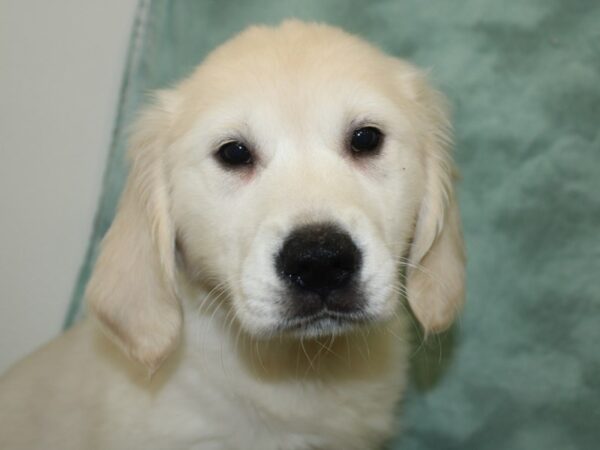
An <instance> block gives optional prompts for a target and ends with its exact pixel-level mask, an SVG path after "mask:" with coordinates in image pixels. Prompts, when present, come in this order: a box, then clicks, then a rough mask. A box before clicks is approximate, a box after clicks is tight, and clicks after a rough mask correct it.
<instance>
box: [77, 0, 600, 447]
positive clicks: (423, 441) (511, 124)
mask: <svg viewBox="0 0 600 450" xmlns="http://www.w3.org/2000/svg"><path fill="white" fill-rule="evenodd" d="M291 16H295V17H298V18H302V19H311V20H319V21H325V22H329V23H331V24H334V25H339V26H341V27H343V28H345V29H347V30H349V31H351V32H354V33H357V34H360V35H362V36H364V37H365V38H367V39H369V40H370V41H372V42H374V43H375V44H377V45H379V46H381V47H382V48H384V49H385V50H387V51H388V52H390V53H392V54H395V55H398V56H401V57H404V58H407V59H409V60H411V61H413V62H415V63H416V64H418V65H420V66H421V67H425V68H430V69H431V78H432V79H433V81H434V83H435V84H437V85H438V86H439V87H440V89H441V90H442V91H444V92H445V93H446V94H447V95H448V96H449V98H450V100H451V103H452V104H453V106H454V123H455V128H456V158H457V161H458V165H459V167H460V169H461V172H462V176H463V180H462V183H461V186H460V190H459V192H460V198H461V208H462V216H463V221H464V229H465V237H466V242H467V247H468V256H469V264H468V305H467V307H466V310H465V312H464V315H463V317H462V320H461V322H460V323H459V324H458V326H457V327H455V328H454V329H453V330H452V331H451V332H449V333H446V334H445V335H443V336H441V337H439V338H434V339H431V340H430V342H428V343H427V344H425V345H422V346H420V348H419V350H418V351H416V352H415V355H414V357H413V382H412V385H411V389H410V390H409V393H408V396H407V398H406V400H405V402H404V404H403V405H401V409H402V421H401V423H402V428H403V429H404V430H403V433H402V434H401V435H400V436H399V438H398V439H397V440H396V441H395V442H394V443H393V444H392V445H391V446H390V447H391V448H394V449H403V450H416V449H419V450H420V449H435V450H440V449H462V450H465V449H473V450H487V449H498V450H506V449H511V450H512V449H522V450H535V449H543V450H548V449H556V450H570V449H594V448H600V282H599V278H600V131H599V130H600V1H598V0H588V1H583V0H581V1H579V0H571V1H566V0H565V1H560V0H529V1H526V0H523V1H516V0H515V1H512V0H507V1H498V0H464V1H448V0H436V1H432V0H428V1H425V0H387V1H386V0H378V1H366V0H333V1H331V0H259V1H256V0H254V1H248V2H243V1H234V0H229V1H228V0H219V1H217V0H203V1H199V0H179V1H177V2H167V1H158V0H157V1H149V2H142V3H141V4H140V8H139V13H138V19H137V21H136V25H135V29H134V33H133V37H132V40H131V48H130V52H129V60H128V68H127V71H126V74H125V79H124V83H123V92H122V95H121V103H120V106H119V114H118V119H117V123H116V127H115V135H114V143H113V147H112V150H111V153H110V157H109V160H108V164H107V169H106V175H105V180H104V191H103V195H102V199H101V201H100V205H99V209H98V215H97V219H96V223H95V227H94V232H93V236H92V239H91V244H90V249H89V252H88V255H87V258H86V260H85V263H84V266H83V269H82V272H81V276H80V279H79V282H78V284H77V286H76V289H75V294H74V298H73V304H72V308H71V310H70V312H69V317H68V319H67V325H68V324H70V323H71V322H73V320H75V319H76V317H77V316H78V315H79V310H80V306H79V305H80V303H81V296H82V291H83V288H84V285H85V283H86V281H87V278H88V275H89V272H90V268H91V267H92V264H93V261H94V258H95V256H96V253H97V248H98V243H99V241H100V239H101V237H102V235H103V234H104V232H105V231H106V229H107V228H108V226H109V224H110V221H111V220H112V217H113V214H114V209H115V205H116V203H117V199H118V196H119V193H120V191H121V188H122V186H123V181H124V177H125V173H126V168H125V165H124V162H123V153H124V150H125V140H126V134H127V133H126V132H127V127H128V125H130V124H131V122H132V120H133V117H134V115H135V113H136V111H138V110H139V108H140V105H142V104H143V103H144V102H145V101H146V96H145V94H146V93H147V92H148V91H150V90H152V89H155V88H160V87H165V86H168V85H170V84H172V83H174V82H175V81H176V80H178V79H180V78H181V77H183V76H184V75H186V74H187V73H188V72H189V71H190V70H191V69H192V68H193V67H194V66H195V65H196V64H198V63H199V62H200V61H201V60H202V58H203V57H204V56H205V55H206V53H207V52H208V51H209V50H210V49H212V48H214V47H215V46H216V45H218V44H219V43H221V42H223V41H224V40H225V39H227V38H228V37H230V36H231V35H233V34H234V33H236V32H238V31H240V30H241V29H243V28H244V27H245V26H247V25H248V24H252V23H257V22H258V23H277V22H279V21H280V20H281V19H282V18H285V17H291ZM399 428H400V427H399ZM399 431H400V430H399Z"/></svg>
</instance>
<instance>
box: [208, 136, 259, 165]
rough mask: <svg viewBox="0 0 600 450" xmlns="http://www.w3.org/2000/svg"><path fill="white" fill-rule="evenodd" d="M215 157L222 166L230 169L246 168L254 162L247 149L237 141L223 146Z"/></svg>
mask: <svg viewBox="0 0 600 450" xmlns="http://www.w3.org/2000/svg"><path fill="white" fill-rule="evenodd" d="M217 157H218V159H219V160H220V161H221V162H222V163H223V164H225V165H226V166H230V167H239V166H247V165H250V164H252V163H253V162H254V159H253V158H252V153H251V152H250V150H249V149H248V147H246V145H245V144H243V143H241V142H238V141H232V142H227V143H226V144H223V145H222V146H221V147H220V148H219V151H217Z"/></svg>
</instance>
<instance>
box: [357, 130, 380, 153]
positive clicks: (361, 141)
mask: <svg viewBox="0 0 600 450" xmlns="http://www.w3.org/2000/svg"><path fill="white" fill-rule="evenodd" d="M382 142H383V134H382V133H381V131H380V130H379V129H378V128H375V127H364V128H357V129H356V130H354V131H353V132H352V139H351V140H350V149H351V150H352V153H354V154H356V155H371V154H374V153H376V152H377V150H379V147H381V143H382Z"/></svg>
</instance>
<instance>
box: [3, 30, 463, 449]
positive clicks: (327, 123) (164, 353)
mask: <svg viewBox="0 0 600 450" xmlns="http://www.w3.org/2000/svg"><path fill="white" fill-rule="evenodd" d="M360 125H375V126H377V127H379V128H380V129H382V130H383V132H384V134H385V139H384V143H383V147H382V149H381V151H380V152H379V154H377V155H373V156H367V157H364V158H353V157H352V156H351V155H350V154H349V153H348V149H347V138H348V135H349V133H351V132H352V130H353V129H354V128H356V127H357V126H360ZM449 129H450V125H449V121H448V118H447V114H446V112H445V108H444V102H443V99H442V98H441V97H440V95H439V94H437V93H436V92H434V91H433V90H432V89H431V88H430V87H429V85H428V84H427V81H426V80H425V77H424V76H423V74H422V73H421V72H420V71H419V70H417V69H416V68H414V67H413V66H411V65H409V64H408V63H406V62H403V61H400V60H398V59H395V58H392V57H389V56H386V55H384V54H382V53H381V52H380V51H378V50H377V49H375V48H373V47H372V46H370V45H368V44H366V43H365V42H363V41H361V40H360V39H358V38H356V37H354V36H351V35H349V34H346V33H344V32H342V31H340V30H338V29H335V28H332V27H329V26H325V25H318V24H305V23H300V22H297V21H290V22H285V23H284V24H282V25H280V26H278V27H276V28H268V27H253V28H250V29H248V30H246V31H245V32H243V33H242V34H240V35H239V36H237V37H235V38H233V39H232V40H230V41H229V42H227V43H225V44H224V45H222V46H221V47H219V48H218V49H217V50H215V51H214V52H213V53H212V54H210V55H209V56H208V57H207V58H206V60H205V61H204V62H203V64H202V65H200V66H199V68H198V69H197V70H196V71H195V72H194V73H193V74H192V75H191V76H190V77H189V78H188V79H186V80H184V81H183V82H181V83H180V84H179V85H178V86H176V87H175V88H174V89H172V90H168V91H163V92H160V93H158V94H157V96H156V99H155V102H154V104H153V105H151V106H150V107H149V108H148V109H147V111H146V112H145V113H144V114H142V116H141V118H140V119H139V123H138V124H137V128H136V131H135V133H134V136H133V139H132V143H131V150H130V158H131V172H130V175H129V178H128V182H127V186H126V188H125V192H124V193H123V196H122V199H121V203H120V206H119V210H118V213H117V216H116V217H115V220H114V223H113V225H112V227H111V228H110V230H109V232H108V234H107V236H106V237H105V240H104V242H103V246H102V251H101V254H100V257H99V259H98V261H97V263H96V267H95V270H94V273H93V275H92V278H91V280H90V282H89V285H88V289H87V299H88V302H89V307H90V310H91V313H92V316H93V317H94V318H96V319H97V320H93V319H92V318H88V319H86V320H84V321H83V323H81V324H79V325H77V326H76V327H74V328H73V329H72V330H70V331H69V332H67V333H66V334H65V335H63V336H62V337H60V338H58V339H57V340H56V341H54V342H52V343H50V344H49V345H48V346H46V347H45V348H43V349H42V350H40V351H38V352H37V353H35V354H34V355H32V356H30V357H29V358H27V359H25V360H24V361H22V362H21V363H20V364H18V365H17V366H16V367H14V368H13V369H12V370H10V371H9V372H8V373H7V374H6V375H5V376H4V377H3V378H2V380H1V382H0V404H1V406H2V407H1V408H0V429H1V431H0V447H2V448H14V449H16V448H27V449H33V448H40V449H41V448H44V449H49V448H52V449H62V450H67V449H82V448H85V449H129V450H130V449H145V450H147V449H166V448H168V449H172V450H174V449H192V448H193V449H203V450H206V449H257V450H258V449H261V450H270V449H273V450H275V449H289V450H301V449H306V450H308V449H330V450H331V449H340V450H342V449H343V450H351V449H357V450H358V449H360V450H365V449H374V448H377V446H378V445H380V444H381V443H382V442H383V441H384V440H385V439H386V438H387V437H389V435H390V434H391V432H392V431H393V430H394V428H395V426H396V424H395V421H394V415H393V410H394V407H395V405H396V403H397V400H398V399H399V397H400V395H401V392H402V390H403V387H404V385H405V381H406V366H407V350H408V346H409V344H408V342H407V339H406V333H405V330H404V326H405V325H404V322H405V319H406V316H407V315H406V311H405V309H404V308H403V306H404V305H403V304H402V300H403V297H406V298H407V300H408V304H409V305H410V307H411V308H412V310H413V312H414V315H415V316H416V318H417V319H418V320H419V321H420V323H421V325H422V326H423V328H424V330H425V331H426V332H436V331H439V330H443V329H444V328H446V327H448V326H449V325H450V324H451V323H452V321H453V319H454V318H455V316H456V313H457V312H458V311H459V309H460V307H461V304H462V301H463V284H464V280H463V279H464V255H463V250H462V237H461V231H460V223H459V215H458V211H457V205H456V199H455V196H454V191H453V179H454V169H453V163H452V161H451V156H450V153H449V152H450V137H449ZM232 139H238V140H244V142H247V143H249V145H250V146H251V147H252V149H253V151H254V157H255V160H256V163H255V164H254V166H252V167H249V168H245V169H242V170H232V169H227V168H225V167H223V165H222V164H219V162H218V161H217V159H216V158H215V152H216V150H217V149H218V148H219V146H220V145H221V144H222V143H223V142H226V141H228V140H232ZM323 221H326V222H334V223H335V224H337V225H338V226H340V227H342V228H343V229H345V230H347V231H348V233H349V234H350V235H351V236H352V239H354V240H355V241H356V242H357V244H358V246H359V248H360V249H361V251H362V253H363V265H362V269H361V273H360V283H361V286H362V287H363V290H364V292H366V293H367V294H366V297H367V298H366V302H367V303H366V310H367V312H368V314H369V317H371V319H372V320H370V322H369V323H367V324H364V325H360V326H354V327H350V328H345V329H337V328H335V327H333V326H332V328H331V329H324V330H321V332H320V333H317V334H314V333H313V334H311V335H303V334H302V332H296V333H285V332H280V331H278V326H279V325H280V324H281V322H282V320H283V319H284V315H285V310H284V309H283V308H282V306H281V303H282V301H281V296H282V295H285V291H284V290H283V287H282V285H281V283H282V282H281V281H280V280H279V279H278V277H277V274H276V273H275V269H274V267H273V255H274V253H275V252H277V249H278V248H280V247H281V245H282V242H283V239H285V237H286V236H287V235H288V234H289V233H290V231H291V230H292V229H293V228H294V227H297V226H298V225H299V224H308V223H313V222H323ZM282 293H283V294H282ZM98 325H100V327H98ZM99 328H101V329H102V330H99ZM115 344H116V345H115Z"/></svg>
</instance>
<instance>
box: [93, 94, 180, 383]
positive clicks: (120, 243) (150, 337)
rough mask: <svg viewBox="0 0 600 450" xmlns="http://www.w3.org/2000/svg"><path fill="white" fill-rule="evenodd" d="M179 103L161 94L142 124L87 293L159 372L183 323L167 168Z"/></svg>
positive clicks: (124, 342)
mask: <svg viewBox="0 0 600 450" xmlns="http://www.w3.org/2000/svg"><path fill="white" fill-rule="evenodd" d="M174 103H175V97H174V94H172V93H170V92H162V93H160V94H159V95H158V96H157V100H156V102H155V104H154V105H153V106H151V107H150V108H149V109H148V110H147V111H146V113H145V114H143V115H142V116H141V117H140V119H139V120H138V122H137V126H136V128H135V130H134V133H133V135H132V139H131V146H130V150H129V155H128V156H129V158H130V162H131V168H130V173H129V177H128V179H127V183H126V186H125V190H124V192H123V195H122V197H121V200H120V203H119V207H118V210H117V214H116V216H115V219H114V221H113V223H112V226H111V227H110V229H109V230H108V232H107V234H106V236H105V237H104V240H103V242H102V247H101V251H100V255H99V257H98V261H97V262H96V266H95V268H94V272H93V274H92V276H91V279H90V281H89V284H88V286H87V290H86V297H87V301H88V304H89V306H90V309H91V311H92V312H93V313H94V314H95V315H96V317H97V318H98V319H99V321H100V322H101V324H102V325H103V328H104V329H105V330H107V331H108V333H109V334H110V335H111V336H112V337H113V338H114V340H116V342H117V343H118V344H120V346H121V347H122V348H123V349H124V350H125V351H126V352H127V353H128V354H129V355H130V356H131V357H132V358H134V359H135V360H137V361H139V362H141V363H142V364H144V365H145V366H146V367H148V369H149V370H150V371H151V372H154V371H155V370H156V369H157V368H158V367H159V366H160V364H161V363H162V361H164V359H165V358H166V357H167V356H168V355H169V353H170V352H171V351H172V350H173V349H174V347H175V346H176V345H177V343H178V340H179V335H180V329H181V322H182V318H181V311H180V305H179V303H178V300H177V296H176V292H175V283H174V276H175V236H174V230H173V223H172V222H171V218H170V212H169V194H168V189H167V185H166V181H165V173H164V164H163V162H162V156H163V155H164V152H165V147H166V146H167V145H168V143H167V136H168V133H169V129H170V123H171V120H172V116H173V114H174V111H173V110H174Z"/></svg>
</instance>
